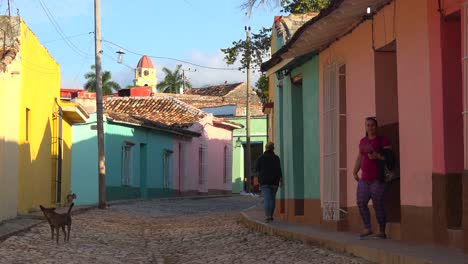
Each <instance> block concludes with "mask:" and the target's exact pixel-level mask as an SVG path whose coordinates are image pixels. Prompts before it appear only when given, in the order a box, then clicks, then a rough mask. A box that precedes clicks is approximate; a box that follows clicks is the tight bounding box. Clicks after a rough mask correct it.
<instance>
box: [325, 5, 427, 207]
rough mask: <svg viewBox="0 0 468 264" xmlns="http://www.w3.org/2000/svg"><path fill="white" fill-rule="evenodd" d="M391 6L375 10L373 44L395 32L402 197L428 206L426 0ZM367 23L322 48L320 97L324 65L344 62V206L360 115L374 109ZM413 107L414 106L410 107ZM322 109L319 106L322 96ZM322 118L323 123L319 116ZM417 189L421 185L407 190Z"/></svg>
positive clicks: (351, 200)
mask: <svg viewBox="0 0 468 264" xmlns="http://www.w3.org/2000/svg"><path fill="white" fill-rule="evenodd" d="M394 8H395V7H394V5H393V4H391V5H388V6H386V7H385V8H384V9H383V11H382V12H380V13H379V14H378V15H377V16H376V18H375V22H374V23H375V24H374V27H375V29H374V32H376V34H375V36H374V38H375V47H376V48H380V47H382V46H384V45H386V44H388V43H390V42H391V41H392V40H393V36H392V35H395V36H397V63H398V68H397V76H398V77H397V78H398V113H399V115H398V117H399V123H400V153H401V154H400V160H401V162H400V167H401V202H402V204H403V205H415V206H429V205H430V204H431V188H432V186H431V181H430V178H431V173H432V170H431V168H432V133H431V131H432V127H431V97H430V91H429V87H430V71H429V64H430V61H429V47H428V41H427V40H428V24H427V9H426V1H425V0H416V1H398V2H397V6H396V10H395V9H394ZM394 12H396V14H398V16H397V20H396V23H395V25H396V27H395V31H393V23H392V21H391V19H390V20H389V17H390V18H391V17H393V16H389V15H388V14H393V13H394ZM385 19H387V20H386V21H385V23H383V22H384V21H383V20H385ZM384 26H385V28H384ZM371 27H372V24H371V21H366V22H364V23H363V24H361V25H359V26H358V27H357V28H356V29H355V30H354V31H353V33H351V34H350V35H347V36H345V37H343V38H342V39H341V40H339V41H337V42H336V43H334V44H332V45H331V47H330V48H328V49H326V50H324V51H323V52H321V54H320V78H321V80H320V87H321V88H320V98H323V68H324V65H327V64H329V63H337V64H346V70H347V72H346V88H347V91H346V101H347V108H346V113H347V115H346V119H347V138H346V140H347V157H348V160H347V167H348V168H350V169H349V170H348V177H347V179H348V180H347V182H348V184H347V186H348V188H347V189H348V191H347V193H348V194H347V198H348V199H347V201H348V206H355V200H356V199H355V190H356V183H355V181H354V180H349V179H352V168H353V167H354V162H355V157H356V155H357V152H358V148H357V146H358V144H359V140H360V139H361V138H362V137H363V135H364V132H365V130H364V119H365V117H367V116H375V114H376V102H375V83H376V82H375V68H374V62H375V58H374V51H373V50H372V28H371ZM385 32H386V33H387V34H385ZM388 32H390V33H391V35H389V33H388ZM416 76H417V77H416ZM415 107H417V109H418V111H414V110H415ZM320 109H321V112H322V109H323V103H322V99H321V101H320ZM389 118H390V117H389ZM320 124H321V127H322V128H323V120H321V123H320ZM322 131H323V130H322ZM422 131H424V132H422ZM321 142H323V135H322V136H321ZM321 148H322V147H321ZM422 149H424V151H421V150H422ZM321 151H322V150H321ZM322 175H323V172H322ZM322 177H323V176H322ZM415 189H418V190H419V191H418V192H414V191H411V190H415Z"/></svg>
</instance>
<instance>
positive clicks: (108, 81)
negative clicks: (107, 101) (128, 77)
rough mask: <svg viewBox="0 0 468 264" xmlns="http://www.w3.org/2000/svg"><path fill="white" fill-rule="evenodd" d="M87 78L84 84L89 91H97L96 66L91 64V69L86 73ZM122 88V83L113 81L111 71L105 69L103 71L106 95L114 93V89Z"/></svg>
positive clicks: (103, 86) (103, 90) (103, 91)
mask: <svg viewBox="0 0 468 264" xmlns="http://www.w3.org/2000/svg"><path fill="white" fill-rule="evenodd" d="M84 77H85V79H86V80H87V81H86V83H85V84H84V88H85V89H86V90H87V91H88V92H96V66H95V65H91V71H90V72H88V73H86V74H85V75H84ZM119 89H120V85H119V84H118V83H116V82H114V81H112V74H111V72H110V71H104V72H103V73H102V93H103V94H104V95H109V94H112V93H113V92H114V91H117V90H119Z"/></svg>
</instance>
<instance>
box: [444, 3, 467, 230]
mask: <svg viewBox="0 0 468 264" xmlns="http://www.w3.org/2000/svg"><path fill="white" fill-rule="evenodd" d="M441 29H442V34H441V43H442V85H443V113H444V116H443V120H444V121H443V123H444V145H445V148H444V152H445V153H444V157H445V169H446V175H445V176H444V177H446V186H445V190H444V191H442V192H445V194H446V197H445V201H446V204H445V208H446V212H445V217H446V221H447V228H449V229H460V228H461V225H462V207H463V202H462V195H463V194H462V186H463V185H462V174H463V167H464V164H463V163H464V160H463V159H464V149H463V115H461V114H460V113H462V112H463V99H462V98H463V67H462V66H463V65H462V23H461V12H460V11H458V12H455V13H452V14H449V15H446V16H445V17H444V18H443V19H442V20H441Z"/></svg>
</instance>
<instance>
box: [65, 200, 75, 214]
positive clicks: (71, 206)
mask: <svg viewBox="0 0 468 264" xmlns="http://www.w3.org/2000/svg"><path fill="white" fill-rule="evenodd" d="M74 205H75V203H72V204H70V207H69V208H68V212H67V214H70V212H71V209H72V208H73V206H74Z"/></svg>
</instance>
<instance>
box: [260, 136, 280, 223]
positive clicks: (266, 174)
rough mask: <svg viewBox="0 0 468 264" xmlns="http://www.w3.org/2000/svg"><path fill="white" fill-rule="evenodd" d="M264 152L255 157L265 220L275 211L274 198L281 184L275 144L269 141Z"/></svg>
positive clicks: (269, 220)
mask: <svg viewBox="0 0 468 264" xmlns="http://www.w3.org/2000/svg"><path fill="white" fill-rule="evenodd" d="M265 149H266V150H265V153H263V154H262V155H261V156H260V157H259V158H258V159H257V172H258V180H259V183H260V189H261V190H262V193H263V197H264V205H265V217H266V219H265V222H267V223H269V222H271V221H273V213H274V212H275V199H276V191H278V186H280V185H281V184H282V181H283V176H282V173H281V164H280V159H279V157H278V156H276V154H275V152H274V149H275V145H274V144H273V143H272V142H269V143H267V144H266V146H265Z"/></svg>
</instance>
